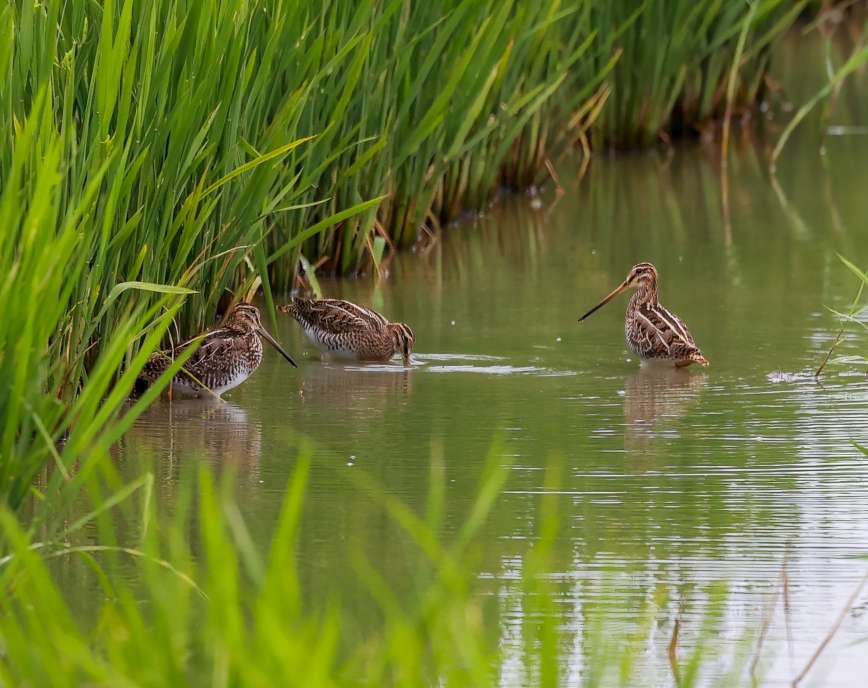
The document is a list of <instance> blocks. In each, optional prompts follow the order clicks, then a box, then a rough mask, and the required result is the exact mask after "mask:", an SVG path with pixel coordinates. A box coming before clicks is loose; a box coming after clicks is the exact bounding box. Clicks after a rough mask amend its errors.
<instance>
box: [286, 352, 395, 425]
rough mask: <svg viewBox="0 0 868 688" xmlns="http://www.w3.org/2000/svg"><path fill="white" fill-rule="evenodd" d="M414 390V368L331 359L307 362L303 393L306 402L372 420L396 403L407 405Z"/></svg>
mask: <svg viewBox="0 0 868 688" xmlns="http://www.w3.org/2000/svg"><path fill="white" fill-rule="evenodd" d="M411 391H412V372H411V371H410V369H409V368H404V367H398V366H396V365H388V364H383V365H372V364H368V365H349V364H347V365H343V364H341V363H336V362H329V363H323V364H322V365H311V366H306V367H305V371H304V377H303V379H302V384H301V391H300V392H299V395H300V397H301V400H302V401H303V402H304V403H305V404H309V405H311V406H315V407H317V406H321V407H322V408H323V409H326V410H328V411H329V412H333V411H334V410H335V409H340V410H341V413H342V414H343V417H344V419H348V418H353V417H358V418H359V419H360V420H362V421H365V420H366V419H367V420H369V419H370V416H371V414H372V413H383V412H385V411H386V409H387V408H389V407H390V406H391V405H392V404H393V403H397V404H398V405H403V404H405V403H406V402H407V400H408V399H409V397H410V393H411Z"/></svg>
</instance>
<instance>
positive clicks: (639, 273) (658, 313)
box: [579, 263, 708, 368]
mask: <svg viewBox="0 0 868 688" xmlns="http://www.w3.org/2000/svg"><path fill="white" fill-rule="evenodd" d="M626 289H635V290H636V293H635V294H633V296H632V297H630V304H629V305H628V306H627V317H626V319H625V321H624V336H625V338H626V340H627V346H628V347H630V350H631V351H632V352H633V353H634V354H636V355H637V356H639V358H640V359H641V360H642V362H643V363H662V364H666V365H674V366H675V367H677V368H683V367H684V366H688V365H690V364H691V363H698V364H699V365H702V366H707V365H708V359H707V358H705V356H703V355H702V352H701V351H700V350H699V347H698V346H696V342H695V341H693V336H692V335H691V334H690V332H689V331H688V330H687V326H686V325H685V324H684V323H683V322H682V321H681V319H680V318H678V316H677V315H675V314H674V313H672V312H671V311H669V310H668V309H667V308H665V307H664V306H663V305H662V304H661V303H660V300H659V296H658V289H657V269H656V268H655V267H654V266H653V265H651V263H639V264H637V265H634V266H633V268H632V269H631V270H630V273H629V274H628V275H627V279H625V280H624V281H623V282H621V284H619V285H618V286H617V287H615V288H614V289H613V290H612V291H611V293H609V294H608V295H607V296H606V298H604V299H603V300H602V301H600V303H598V304H597V305H596V306H594V307H593V308H592V309H591V310H589V311H588V312H587V313H585V314H584V315H583V316H582V317H581V318H579V322H582V320H584V319H585V318H587V317H588V316H589V315H591V314H592V313H594V312H595V311H596V310H597V309H599V308H602V307H603V306H605V305H606V304H607V303H609V301H611V300H612V299H614V298H615V297H616V296H617V295H618V294H620V293H621V292H622V291H624V290H626Z"/></svg>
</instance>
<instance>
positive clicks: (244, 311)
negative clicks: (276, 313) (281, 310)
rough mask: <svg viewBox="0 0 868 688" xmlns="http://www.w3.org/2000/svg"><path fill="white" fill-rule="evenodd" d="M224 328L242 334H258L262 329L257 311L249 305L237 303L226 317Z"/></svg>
mask: <svg viewBox="0 0 868 688" xmlns="http://www.w3.org/2000/svg"><path fill="white" fill-rule="evenodd" d="M226 327H227V328H232V329H233V330H241V331H242V332H257V333H258V332H259V330H261V329H262V318H261V317H260V315H259V309H258V308H257V307H256V306H254V305H252V304H249V303H239V304H238V305H237V306H235V308H233V309H232V310H231V311H230V312H229V315H227V316H226Z"/></svg>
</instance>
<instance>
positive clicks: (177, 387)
mask: <svg viewBox="0 0 868 688" xmlns="http://www.w3.org/2000/svg"><path fill="white" fill-rule="evenodd" d="M251 374H252V371H239V372H237V373H236V374H235V375H233V376H231V377H229V378H227V379H226V380H225V381H224V382H223V383H222V384H220V385H218V386H216V387H211V388H210V391H211V392H213V393H214V394H216V395H217V396H218V397H219V396H220V395H221V394H223V393H224V392H228V391H229V390H230V389H234V388H235V387H237V386H238V385H240V384H241V383H242V382H244V381H245V380H247V378H249V377H250V375H251ZM172 393H173V394H181V395H183V396H193V397H201V396H206V395H208V394H209V391H208V389H203V388H202V387H200V386H199V385H197V384H195V383H194V382H193V381H192V380H190V381H189V382H181V381H178V380H177V379H176V380H174V381H172Z"/></svg>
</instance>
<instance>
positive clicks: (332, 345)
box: [304, 327, 359, 361]
mask: <svg viewBox="0 0 868 688" xmlns="http://www.w3.org/2000/svg"><path fill="white" fill-rule="evenodd" d="M304 334H305V335H306V336H307V338H308V340H310V343H311V344H313V345H314V346H315V347H316V348H317V349H318V350H319V351H320V352H321V353H324V354H327V355H328V356H329V357H330V358H334V359H337V360H340V361H358V360H359V355H358V353H356V352H355V351H352V350H350V349H347V348H345V347H342V346H340V344H338V343H336V342H335V341H334V340H332V341H326V340H325V339H321V338H320V337H319V336H318V333H317V331H316V330H314V329H313V328H309V327H305V328H304Z"/></svg>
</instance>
